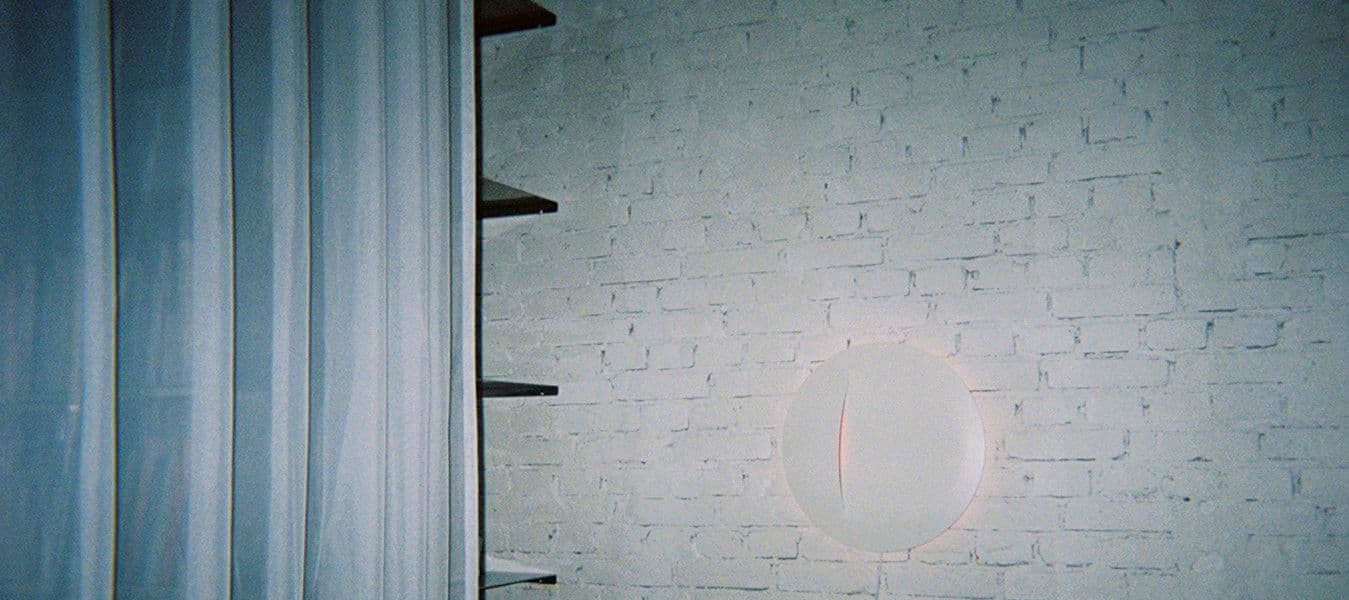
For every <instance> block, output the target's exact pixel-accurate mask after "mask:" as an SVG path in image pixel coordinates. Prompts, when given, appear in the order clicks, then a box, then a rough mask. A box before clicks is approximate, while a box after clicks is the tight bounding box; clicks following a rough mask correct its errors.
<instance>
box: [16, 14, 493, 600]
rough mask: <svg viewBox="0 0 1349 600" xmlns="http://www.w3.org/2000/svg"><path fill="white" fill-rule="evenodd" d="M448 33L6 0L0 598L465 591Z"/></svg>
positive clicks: (348, 18) (425, 22)
mask: <svg viewBox="0 0 1349 600" xmlns="http://www.w3.org/2000/svg"><path fill="white" fill-rule="evenodd" d="M454 10H455V11H457V12H456V14H458V15H460V16H462V15H463V14H464V11H468V12H471V3H469V2H456V5H455V8H454ZM453 23H454V24H453V25H452V23H451V16H450V12H449V7H448V6H447V4H446V3H444V2H437V1H435V0H427V1H421V2H415V1H414V2H394V1H389V2H381V1H376V0H369V1H362V2H336V1H332V2H328V1H319V0H314V1H311V2H308V3H304V2H286V1H283V0H234V1H233V2H229V3H222V2H207V1H193V0H158V1H130V0H113V1H112V2H107V1H97V0H51V1H48V2H29V1H26V0H0V252H3V259H4V268H3V269H2V270H0V481H4V482H5V485H4V486H0V540H4V544H3V547H2V548H0V598H11V597H15V598H81V599H83V598H109V597H116V598H193V599H196V598H230V597H239V598H297V597H314V598H428V599H429V598H445V597H447V596H448V597H469V596H473V595H476V587H473V588H472V590H468V589H461V588H456V591H455V592H452V591H451V589H450V578H451V576H450V561H451V558H450V556H451V551H450V545H451V538H452V535H461V534H462V531H463V530H462V528H460V529H458V531H459V532H460V534H452V531H451V530H452V528H451V525H450V524H451V522H459V521H461V520H463V519H464V518H466V517H472V518H476V514H477V513H476V500H475V501H474V502H473V503H468V502H467V501H460V502H455V503H454V504H453V506H452V503H451V500H450V487H451V479H452V477H451V475H450V473H451V471H450V466H451V463H450V453H451V441H450V431H451V397H452V396H453V397H454V402H455V403H456V405H463V404H471V403H472V402H473V397H472V396H471V394H472V393H473V390H472V382H471V381H469V382H467V383H465V382H464V381H463V380H462V377H463V375H462V373H463V372H464V371H463V369H462V366H463V363H464V362H467V363H468V365H469V368H470V370H469V371H467V372H468V373H469V374H470V375H471V373H472V371H471V363H472V360H471V353H470V354H466V355H464V357H462V358H461V359H460V360H458V361H454V362H453V363H452V361H451V354H452V353H453V352H454V351H455V349H456V348H460V347H462V345H463V343H464V341H463V340H458V341H454V340H455V338H452V336H451V331H450V330H451V327H452V326H453V323H456V322H458V321H457V320H455V319H456V318H457V317H452V315H451V314H450V312H451V311H450V306H451V304H452V302H451V294H452V293H462V292H463V291H464V290H465V288H462V287H460V286H458V285H456V284H455V279H454V277H464V276H465V274H464V273H463V270H462V268H456V267H452V266H451V259H452V258H457V259H460V260H461V262H462V260H463V259H465V258H469V259H471V257H472V244H473V236H472V234H471V233H468V234H467V235H466V232H471V231H472V229H471V228H470V227H469V225H471V223H465V222H464V221H463V219H464V215H467V216H468V218H469V219H470V220H471V219H472V214H473V213H472V210H471V205H470V208H469V209H468V210H467V211H465V210H464V209H463V206H464V205H465V202H469V203H471V201H472V198H471V193H468V194H465V193H464V192H463V191H462V190H464V189H467V190H469V191H470V192H471V190H472V189H473V187H472V184H471V182H470V183H469V184H468V185H467V187H465V186H463V185H461V182H459V181H458V180H457V179H456V177H463V176H470V177H471V176H472V173H467V174H465V172H464V168H463V165H462V163H463V160H464V158H463V157H460V160H459V161H457V162H452V161H451V141H450V135H451V125H452V124H453V123H452V121H451V109H450V97H451V92H452V90H451V85H454V87H455V89H454V90H453V93H454V94H457V95H459V96H460V97H462V96H463V95H464V94H466V93H471V87H463V86H462V85H461V84H462V83H463V79H462V73H460V78H459V79H455V75H454V73H456V72H458V71H452V70H451V69H450V63H449V57H450V54H451V51H452V48H451V44H461V43H463V42H464V40H465V39H470V38H465V37H464V32H459V31H456V32H455V36H456V37H453V38H452V36H451V31H452V30H457V28H459V27H463V26H464V23H465V21H463V20H462V18H460V19H456V20H455V21H454V22H453ZM468 33H469V34H471V31H470V32H468ZM459 70H460V71H461V70H462V69H459ZM470 106H471V104H470ZM455 114H457V115H458V117H456V118H458V119H463V118H465V115H464V113H463V112H462V110H460V112H458V113H455ZM467 118H469V120H470V121H471V115H467ZM458 127H459V128H458V129H457V131H459V133H460V134H462V133H463V124H459V125H458ZM469 127H470V131H471V124H470V125H469ZM456 139H459V138H458V137H456ZM465 148H466V149H468V150H469V151H470V152H471V148H472V145H471V144H470V145H469V146H466V147H462V148H461V147H456V148H454V149H455V150H457V151H459V152H463V151H465ZM453 173H457V175H453ZM451 189H454V190H457V192H456V193H455V194H454V200H453V202H454V206H455V208H452V202H451ZM461 249H462V251H461ZM455 264H458V263H455ZM455 272H457V274H456V275H452V273H455ZM467 276H469V277H471V276H472V274H471V273H469V274H467ZM471 289H472V287H471V286H468V287H467V290H469V291H471ZM456 306H459V308H458V311H459V312H457V313H455V314H460V313H462V306H461V305H458V304H457V305H456ZM460 316H462V315H460ZM470 331H471V330H470ZM461 333H462V332H461ZM454 365H459V368H458V370H455V368H453V367H454ZM452 371H454V372H455V373H459V375H456V376H455V377H458V378H459V379H456V380H454V381H453V385H452V375H451V372H452ZM456 410H458V409H456ZM458 425H459V426H458V428H457V429H458V430H463V429H464V427H465V426H464V424H463V423H459V424H458ZM460 443H461V444H462V440H461V442H460ZM457 449H459V450H463V451H464V452H469V453H471V451H473V449H464V447H463V446H462V445H460V446H457ZM470 462H471V461H470ZM474 464H476V463H474ZM461 465H462V463H461ZM458 479H459V480H462V479H464V478H462V477H461V478H458ZM456 485H458V484H456ZM452 509H453V510H452ZM465 511H468V512H465ZM452 513H453V517H452ZM475 535H476V533H475ZM456 542H457V543H458V544H459V547H460V550H458V551H456V554H455V555H456V556H457V557H458V556H461V555H462V553H463V552H464V551H465V549H466V548H468V547H469V546H470V545H471V546H472V548H473V550H472V552H473V553H474V555H475V556H476V537H474V538H473V539H472V540H470V539H467V538H464V537H458V538H457V539H456ZM473 564H476V562H475V563H473ZM473 579H474V581H475V582H476V577H474V578H473ZM473 585H474V586H476V583H474V584H473Z"/></svg>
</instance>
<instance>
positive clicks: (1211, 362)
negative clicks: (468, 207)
mask: <svg viewBox="0 0 1349 600" xmlns="http://www.w3.org/2000/svg"><path fill="white" fill-rule="evenodd" d="M556 2H557V5H555V6H554V5H551V4H550V8H552V9H553V10H555V11H556V12H557V13H558V16H559V25H558V26H557V27H553V28H547V29H543V30H540V31H537V32H530V33H521V34H519V35H518V36H502V37H501V38H499V39H498V38H494V39H492V40H491V41H485V42H484V48H483V52H482V58H483V65H482V68H483V86H482V93H483V97H482V102H481V106H482V110H483V120H482V133H483V138H484V143H483V144H482V147H483V150H484V156H483V162H484V167H485V169H486V170H487V171H488V172H490V173H493V174H498V175H499V176H500V177H502V178H503V179H507V180H510V181H518V182H521V184H522V185H524V184H526V183H528V184H529V186H530V187H529V189H537V190H540V191H543V192H546V193H547V194H550V195H551V196H550V197H555V198H556V199H558V200H559V202H560V204H561V208H560V210H559V212H558V214H555V215H544V216H540V217H536V218H529V219H513V220H510V221H509V222H504V221H501V222H486V223H484V224H483V225H484V226H483V229H482V235H483V245H482V251H481V254H482V258H483V269H482V275H481V279H480V289H481V290H482V291H483V292H484V296H483V298H482V311H483V320H482V322H483V325H482V332H481V333H482V336H481V337H482V344H481V354H482V361H483V369H484V372H485V373H493V374H499V375H500V376H503V377H506V376H520V377H538V378H540V379H541V380H549V381H557V382H558V383H559V384H560V385H561V390H560V394H559V396H558V397H557V398H550V399H539V400H540V401H538V402H534V401H529V402H524V401H510V402H506V403H502V404H500V405H493V406H492V407H490V409H488V408H485V410H484V424H483V425H484V431H483V441H484V445H485V446H486V448H485V456H484V457H485V471H486V479H485V480H484V485H485V489H486V490H487V492H488V494H489V497H488V499H487V504H486V506H485V509H486V510H485V514H486V519H487V523H486V526H487V527H486V528H487V531H488V535H487V537H486V543H487V546H488V549H489V550H490V551H493V552H499V553H502V554H504V555H507V556H514V557H518V558H522V559H525V560H526V562H536V563H538V564H543V565H547V566H550V567H554V568H556V569H557V570H558V572H559V574H560V579H561V581H560V582H559V584H558V585H557V586H553V587H549V588H547V589H543V588H535V587H516V586H513V587H509V588H502V589H501V590H494V591H492V592H490V593H489V597H491V598H534V597H543V596H548V597H559V598H641V597H647V598H687V597H716V598H727V599H729V600H739V599H745V600H748V599H751V598H783V599H786V600H804V599H805V598H846V597H857V596H864V597H872V596H882V597H934V596H935V597H966V598H1009V599H1010V598H1078V597H1082V598H1086V597H1131V598H1132V597H1137V598H1159V597H1190V598H1209V597H1253V598H1262V597H1308V598H1312V597H1338V596H1340V595H1342V594H1340V593H1339V592H1340V590H1341V589H1343V587H1344V578H1343V574H1342V573H1341V571H1342V570H1343V569H1342V563H1343V560H1342V559H1340V555H1342V554H1343V552H1342V549H1343V548H1342V546H1343V544H1342V543H1340V542H1338V541H1337V540H1339V539H1341V538H1343V536H1346V535H1349V516H1346V515H1349V510H1346V507H1345V503H1346V502H1349V496H1346V494H1345V484H1344V473H1343V472H1342V471H1344V470H1345V466H1346V464H1345V460H1346V459H1345V456H1346V453H1347V452H1349V449H1346V448H1345V445H1344V439H1343V437H1344V436H1343V434H1342V433H1340V432H1341V430H1342V429H1343V426H1344V424H1345V423H1346V422H1349V421H1346V419H1349V403H1345V402H1344V401H1343V396H1344V394H1343V390H1344V388H1345V384H1346V382H1345V378H1344V368H1343V367H1344V365H1345V364H1346V360H1347V358H1346V350H1345V346H1346V345H1345V343H1344V342H1345V341H1346V339H1349V335H1346V331H1347V330H1346V325H1345V323H1349V318H1346V314H1345V311H1344V310H1343V308H1342V307H1343V306H1344V305H1345V298H1346V296H1349V275H1347V274H1346V273H1345V269H1346V267H1347V266H1349V261H1347V260H1346V256H1349V255H1346V253H1345V251H1344V250H1345V244H1346V241H1345V240H1346V239H1349V238H1346V229H1347V228H1349V211H1346V210H1345V206H1346V204H1345V202H1343V199H1344V175H1343V174H1344V173H1345V172H1349V169H1346V166H1349V159H1346V150H1349V144H1346V138H1345V136H1344V135H1342V134H1341V132H1342V131H1344V130H1346V129H1347V128H1346V127H1345V114H1344V111H1343V99H1342V96H1343V94H1342V92H1341V89H1340V88H1341V87H1342V86H1340V85H1338V82H1340V80H1341V79H1342V77H1341V73H1340V71H1341V68H1342V65H1341V63H1342V62H1343V61H1342V60H1336V59H1337V58H1338V57H1339V56H1340V55H1342V54H1343V51H1342V50H1343V47H1344V45H1345V37H1344V36H1345V33H1344V31H1343V27H1341V26H1340V24H1341V21H1342V18H1341V17H1342V15H1340V14H1339V12H1337V11H1338V9H1337V7H1336V5H1335V4H1334V3H1296V2H1291V1H1286V0H1271V1H1268V2H1261V3H1255V4H1252V3H1235V4H1232V5H1230V6H1225V7H1224V9H1223V10H1220V11H1215V10H1213V9H1212V7H1209V6H1205V5H1203V3H1175V2H1172V3H1166V4H1163V3H1158V2H1154V1H1152V0H1126V1H1123V2H1097V1H1090V2H1069V3H1065V2H1057V1H1054V0H1022V1H1019V2H963V3H962V2H956V1H953V0H952V1H948V0H942V1H939V2H908V3H894V2H891V3H865V2H863V3H837V4H830V3H799V2H786V3H784V2H778V3H753V6H750V7H749V8H746V7H744V6H738V5H737V4H736V3H720V4H717V5H716V6H713V7H712V8H711V9H709V8H708V6H701V5H700V3H697V2H692V1H690V0H671V1H669V2H661V3H641V4H640V5H639V4H632V3H627V4H624V3H614V4H612V5H611V4H610V3H588V2H577V1H574V0H556ZM596 31H602V32H609V34H606V35H594V32H596ZM1270 32H1274V34H1271V33H1270ZM1182 39H1183V40H1185V43H1183V44H1176V43H1174V42H1175V41H1176V40H1182ZM564 50H565V51H564ZM1232 73H1239V74H1240V76H1239V77H1236V78H1233V77H1231V76H1230V75H1231V74H1232ZM1177 81H1182V82H1184V85H1182V86H1180V87H1177V85H1176V82H1177ZM881 341H903V342H904V343H907V344H911V345H913V346H915V347H918V348H921V349H923V350H924V351H927V352H930V353H933V354H935V355H937V356H941V357H944V359H945V360H948V361H949V363H950V364H951V365H952V366H953V368H955V369H956V370H957V371H958V372H959V373H960V374H961V376H962V377H963V378H964V379H965V380H966V382H967V383H968V384H969V386H970V387H971V388H973V390H974V391H973V396H974V398H975V402H976V404H977V406H979V409H980V411H981V414H982V415H983V418H984V422H985V427H986V432H987V435H988V438H989V448H988V452H989V457H990V459H989V463H988V464H987V465H986V473H985V476H984V479H983V481H982V482H981V484H980V488H979V492H978V496H977V497H976V499H975V500H974V502H972V503H971V505H970V507H969V508H968V510H966V512H965V514H963V515H962V516H961V518H960V520H959V522H958V523H957V524H956V527H955V528H954V529H952V530H948V531H947V532H945V533H943V534H942V535H941V536H939V537H938V538H937V539H936V540H933V541H932V542H930V543H928V544H925V545H923V546H920V547H919V548H916V549H914V550H913V551H911V552H897V553H892V554H885V555H881V556H880V557H879V558H878V557H877V555H874V554H871V553H864V552H860V551H857V550H853V549H849V548H846V547H844V546H842V545H841V544H839V543H837V542H835V541H833V540H831V539H829V538H827V537H826V536H824V535H823V534H822V533H821V532H820V531H819V530H818V529H817V528H815V527H813V526H812V525H810V524H809V523H807V522H806V521H805V520H804V516H803V515H801V514H800V511H799V509H797V507H796V506H795V503H794V501H793V500H792V499H791V497H790V490H788V489H787V486H786V483H785V481H784V478H783V477H782V476H781V472H780V468H781V466H780V464H779V463H778V462H777V456H776V450H777V448H778V446H777V444H779V443H780V440H779V439H778V436H780V427H781V423H782V419H783V418H784V416H785V414H786V411H787V409H788V407H789V406H790V404H791V401H792V400H793V397H794V393H795V390H796V386H797V385H799V382H800V381H801V378H802V377H804V375H805V374H806V373H808V372H809V370H810V369H811V368H812V367H813V366H814V365H815V364H817V363H818V362H819V361H821V360H823V359H825V358H828V357H829V356H832V355H834V354H836V353H837V352H839V351H841V350H842V349H843V348H845V347H847V346H848V345H849V344H859V343H870V342H881ZM1186 498H1189V501H1188V502H1187V501H1186V500H1185V499H1186ZM1214 532H1217V533H1216V534H1215V533H1214Z"/></svg>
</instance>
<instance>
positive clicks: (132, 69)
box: [112, 2, 234, 598]
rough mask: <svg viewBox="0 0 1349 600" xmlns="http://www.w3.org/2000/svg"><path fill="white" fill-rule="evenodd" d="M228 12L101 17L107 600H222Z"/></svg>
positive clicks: (197, 9) (118, 11)
mask: <svg viewBox="0 0 1349 600" xmlns="http://www.w3.org/2000/svg"><path fill="white" fill-rule="evenodd" d="M228 27H229V25H228V10H227V7H226V6H225V5H224V4H221V3H208V2H115V3H113V6H112V41H113V43H112V48H113V61H112V70H113V140H114V171H115V174H116V199H117V200H116V201H117V205H116V206H117V241H116V244H117V272H118V279H117V301H118V320H117V457H118V462H119V468H118V470H117V517H118V518H117V538H116V540H117V550H116V552H117V558H116V564H117V574H116V576H117V579H116V588H117V595H118V596H119V597H124V598H164V597H171V596H172V597H179V596H181V597H190V598H209V597H223V596H227V595H228V593H229V573H230V544H229V527H230V498H231V492H230V486H231V478H230V459H231V446H232V444H231V440H232V429H233V424H232V415H233V410H232V405H233V371H234V369H233V349H232V344H233V308H234V302H233V291H232V288H233V247H232V227H233V215H232V210H233V201H232V196H231V173H230V156H229V81H228V76H229V71H228V65H229V61H228V40H229V38H228V31H229V29H228Z"/></svg>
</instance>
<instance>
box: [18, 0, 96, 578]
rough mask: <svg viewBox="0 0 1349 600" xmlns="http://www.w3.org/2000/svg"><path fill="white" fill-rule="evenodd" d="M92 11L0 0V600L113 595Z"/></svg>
mask: <svg viewBox="0 0 1349 600" xmlns="http://www.w3.org/2000/svg"><path fill="white" fill-rule="evenodd" d="M107 42H108V40H107V11H106V5H105V4H103V3H99V2H79V1H73V2H72V1H59V0H53V1H49V2H26V1H24V0H0V482H3V485H0V540H3V543H0V598H76V597H78V598H97V597H106V596H108V594H109V593H110V592H111V589H112V551H111V550H112V524H113V503H112V497H113V496H112V490H113V485H112V477H113V469H114V463H113V448H112V439H113V435H112V429H113V419H112V409H113V400H112V399H113V393H112V387H113V376H112V364H113V347H112V344H113V331H112V323H113V284H112V281H113V270H112V264H113V261H112V235H113V229H112V214H113V212H112V198H111V189H112V183H111V174H112V168H111V164H110V160H111V152H110V142H109V139H108V135H109V133H108V130H107V124H108V122H109V119H108V103H107V99H108V85H109V73H108V62H107V56H108V48H107Z"/></svg>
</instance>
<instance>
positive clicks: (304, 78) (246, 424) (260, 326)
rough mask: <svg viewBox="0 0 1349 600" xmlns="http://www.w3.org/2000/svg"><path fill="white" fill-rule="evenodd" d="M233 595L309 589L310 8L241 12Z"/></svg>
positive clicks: (236, 82) (292, 5) (254, 5)
mask: <svg viewBox="0 0 1349 600" xmlns="http://www.w3.org/2000/svg"><path fill="white" fill-rule="evenodd" d="M231 28H232V31H231V38H232V40H233V43H232V45H231V56H230V70H231V77H232V79H231V86H232V94H231V105H232V119H233V122H232V135H233V144H232V156H233V162H234V264H235V279H234V293H235V312H234V323H235V344H234V363H235V378H234V381H235V405H234V464H233V466H234V473H233V475H234V505H233V510H234V518H233V522H234V526H233V531H232V544H233V552H234V573H233V592H234V595H235V596H236V597H239V598H296V597H299V596H300V595H301V593H302V591H303V589H304V527H305V489H306V476H305V470H306V466H307V462H308V450H307V447H308V437H309V352H308V346H309V293H308V289H309V134H308V130H309V127H308V121H309V108H308V95H309V91H308V44H307V43H306V40H307V39H308V31H307V26H306V15H305V10H304V6H303V4H302V3H297V2H293V1H285V0H235V1H234V2H233V3H232V4H231Z"/></svg>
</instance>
